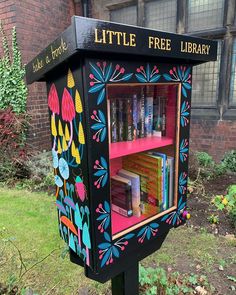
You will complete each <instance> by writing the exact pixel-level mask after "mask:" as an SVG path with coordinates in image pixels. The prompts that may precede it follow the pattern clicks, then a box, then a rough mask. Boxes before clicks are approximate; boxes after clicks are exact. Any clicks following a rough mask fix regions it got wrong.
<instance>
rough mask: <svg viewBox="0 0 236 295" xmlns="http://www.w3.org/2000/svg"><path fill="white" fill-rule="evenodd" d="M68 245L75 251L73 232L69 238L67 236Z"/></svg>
mask: <svg viewBox="0 0 236 295" xmlns="http://www.w3.org/2000/svg"><path fill="white" fill-rule="evenodd" d="M69 247H70V248H71V249H72V250H73V251H74V252H76V249H75V241H74V236H73V234H70V238H69Z"/></svg>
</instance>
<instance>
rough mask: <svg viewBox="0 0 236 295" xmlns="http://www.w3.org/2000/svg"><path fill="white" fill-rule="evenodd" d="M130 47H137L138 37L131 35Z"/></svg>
mask: <svg viewBox="0 0 236 295" xmlns="http://www.w3.org/2000/svg"><path fill="white" fill-rule="evenodd" d="M130 46H132V47H135V46H136V35H135V34H130Z"/></svg>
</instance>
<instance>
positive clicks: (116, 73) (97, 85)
mask: <svg viewBox="0 0 236 295" xmlns="http://www.w3.org/2000/svg"><path fill="white" fill-rule="evenodd" d="M90 68H91V74H90V75H89V78H90V79H91V81H90V83H89V85H90V89H89V93H96V92H98V97H97V105H99V104H101V103H102V102H103V100H104V98H105V84H106V83H107V82H111V83H117V82H121V81H128V80H129V79H130V78H131V77H132V75H133V74H132V73H128V74H124V73H125V69H124V68H123V67H121V66H120V65H119V64H117V65H116V66H115V68H113V66H112V63H107V62H106V61H103V62H97V63H96V64H94V63H90Z"/></svg>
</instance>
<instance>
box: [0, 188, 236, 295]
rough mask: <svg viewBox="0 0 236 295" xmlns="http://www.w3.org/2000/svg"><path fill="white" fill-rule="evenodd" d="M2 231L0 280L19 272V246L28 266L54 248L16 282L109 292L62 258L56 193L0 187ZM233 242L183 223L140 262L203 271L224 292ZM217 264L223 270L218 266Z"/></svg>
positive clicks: (233, 260)
mask: <svg viewBox="0 0 236 295" xmlns="http://www.w3.org/2000/svg"><path fill="white" fill-rule="evenodd" d="M0 234H1V236H0V283H6V282H9V281H10V280H13V281H14V280H17V279H18V277H19V273H20V265H21V263H20V259H19V254H18V251H17V249H16V248H15V246H17V248H18V249H19V250H20V252H21V255H22V260H23V262H24V264H25V266H26V268H27V269H28V268H29V267H30V266H32V265H33V264H34V263H37V262H38V261H40V260H42V259H43V258H44V257H45V256H47V255H48V254H49V253H51V252H52V251H53V252H52V253H51V255H49V257H47V258H46V259H45V260H43V261H42V263H40V264H37V265H36V266H35V267H33V268H32V269H31V270H30V271H28V272H26V273H25V275H23V277H22V279H21V281H20V283H19V285H20V287H30V288H31V289H33V290H34V291H35V292H37V294H80V295H85V294H109V289H110V285H109V283H106V284H104V285H102V284H99V283H96V282H92V281H90V280H88V279H87V278H85V276H84V274H83V269H82V268H81V267H79V266H76V265H74V264H72V263H71V262H70V261H69V259H68V257H66V258H65V259H62V258H61V253H62V252H63V249H64V247H65V244H64V242H63V241H62V240H61V239H60V237H59V234H58V230H57V214H56V208H55V205H54V197H52V196H47V195H46V194H45V193H32V192H28V191H24V190H14V189H8V188H3V187H2V188H0ZM9 238H10V239H11V242H9V241H8V239H9ZM12 243H14V245H15V246H14V245H13V244H12ZM235 246H236V245H235V241H228V240H226V239H225V238H224V237H215V236H214V235H212V234H208V233H206V232H205V231H204V230H202V231H199V232H196V231H195V230H193V229H192V228H189V227H187V226H184V227H180V228H178V229H176V230H172V231H171V232H170V234H169V235H168V238H167V239H166V241H165V242H164V245H163V247H162V249H161V250H160V251H158V252H157V253H154V254H152V255H151V256H149V257H148V258H146V259H145V260H143V261H142V264H143V265H144V266H152V267H156V266H162V267H164V268H165V269H167V268H172V269H173V270H178V271H179V272H183V273H191V272H193V273H202V274H206V275H207V277H208V279H209V282H210V284H211V285H213V286H214V287H215V288H216V289H217V290H219V293H216V294H224V293H220V290H221V289H220V288H222V286H223V287H224V290H228V288H229V287H230V285H231V286H232V285H233V284H234V283H233V282H231V281H229V280H228V279H227V276H230V275H231V276H235V273H236V265H235V264H236V251H235V249H236V248H235ZM220 265H221V266H222V267H223V270H219V266H220ZM24 271H25V270H24V269H23V271H22V273H24ZM234 285H235V284H234ZM235 286H236V285H235ZM230 292H231V291H230V290H229V292H228V293H225V294H231V293H230ZM232 294H233V293H232Z"/></svg>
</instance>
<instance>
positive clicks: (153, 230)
mask: <svg viewBox="0 0 236 295" xmlns="http://www.w3.org/2000/svg"><path fill="white" fill-rule="evenodd" d="M158 227H159V224H158V223H155V222H153V223H151V224H149V225H147V226H144V227H143V228H142V229H141V230H140V231H139V232H138V234H137V237H139V239H138V242H139V243H143V241H144V240H145V238H147V239H148V240H150V238H151V237H152V236H153V237H154V236H156V234H157V232H158Z"/></svg>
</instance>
